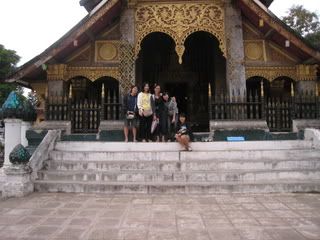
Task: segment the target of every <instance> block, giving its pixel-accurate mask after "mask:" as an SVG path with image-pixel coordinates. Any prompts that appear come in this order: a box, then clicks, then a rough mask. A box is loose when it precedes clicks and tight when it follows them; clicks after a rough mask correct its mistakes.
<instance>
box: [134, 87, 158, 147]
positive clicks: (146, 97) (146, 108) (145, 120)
mask: <svg viewBox="0 0 320 240" xmlns="http://www.w3.org/2000/svg"><path fill="white" fill-rule="evenodd" d="M137 105H138V109H139V118H140V137H141V138H142V141H143V142H145V141H151V124H152V120H153V119H154V118H155V117H156V116H155V111H154V109H155V106H154V100H153V97H152V94H151V93H150V88H149V84H148V83H144V84H143V88H142V92H140V93H139V95H138V100H137Z"/></svg>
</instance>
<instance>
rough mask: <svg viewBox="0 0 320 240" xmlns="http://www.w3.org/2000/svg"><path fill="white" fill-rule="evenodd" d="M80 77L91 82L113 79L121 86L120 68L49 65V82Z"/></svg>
mask: <svg viewBox="0 0 320 240" xmlns="http://www.w3.org/2000/svg"><path fill="white" fill-rule="evenodd" d="M79 76H82V77H85V78H87V79H89V80H90V81H96V80H98V79H99V78H102V77H112V78H114V79H116V80H118V81H119V83H120V84H121V80H120V73H119V68H118V67H70V66H67V65H65V64H57V65H49V67H48V70H47V79H48V81H55V80H63V81H68V80H70V79H71V78H74V77H79Z"/></svg>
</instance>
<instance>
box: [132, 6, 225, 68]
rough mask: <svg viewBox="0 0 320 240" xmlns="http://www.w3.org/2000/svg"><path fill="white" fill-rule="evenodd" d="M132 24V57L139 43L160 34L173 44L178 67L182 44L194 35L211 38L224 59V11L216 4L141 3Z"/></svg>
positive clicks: (182, 51) (182, 49)
mask: <svg viewBox="0 0 320 240" xmlns="http://www.w3.org/2000/svg"><path fill="white" fill-rule="evenodd" d="M135 21H136V22H135V23H136V29H135V38H136V39H135V43H136V46H135V55H136V57H137V56H138V54H139V52H140V49H141V43H142V40H143V39H144V38H145V37H146V36H147V35H148V34H150V33H152V32H163V33H166V34H168V35H169V36H170V37H171V38H172V39H173V40H174V41H175V44H176V52H177V54H178V56H179V62H180V63H182V56H183V53H184V50H185V47H184V43H185V40H186V39H187V37H188V36H189V35H190V34H192V33H194V32H198V31H205V32H209V33H211V34H212V35H214V36H215V37H216V38H217V39H218V41H219V43H220V49H221V51H222V52H223V55H224V56H226V41H225V26H224V9H223V3H222V2H221V1H220V0H215V1H213V2H210V3H142V4H138V5H137V9H136V13H135Z"/></svg>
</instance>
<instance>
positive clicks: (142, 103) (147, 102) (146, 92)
mask: <svg viewBox="0 0 320 240" xmlns="http://www.w3.org/2000/svg"><path fill="white" fill-rule="evenodd" d="M123 112H124V116H125V117H124V136H125V141H126V142H128V135H129V129H132V135H133V141H134V142H137V134H138V131H137V130H138V129H139V138H140V139H141V140H142V142H151V141H156V142H160V141H162V142H166V141H174V140H177V141H178V142H179V143H181V144H182V145H183V147H184V149H185V150H188V151H190V150H191V148H190V146H189V143H190V140H191V137H192V133H191V131H190V128H189V126H188V124H187V122H186V115H185V114H183V113H180V114H179V110H178V106H177V101H176V99H175V97H174V96H172V97H170V96H169V94H168V92H163V93H162V92H161V87H160V85H158V84H155V85H154V86H153V93H151V89H150V86H149V84H148V83H144V84H143V86H142V91H141V92H140V93H138V87H137V86H132V87H131V89H130V93H129V94H128V95H126V96H124V100H123Z"/></svg>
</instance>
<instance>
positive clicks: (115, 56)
mask: <svg viewBox="0 0 320 240" xmlns="http://www.w3.org/2000/svg"><path fill="white" fill-rule="evenodd" d="M95 61H96V62H115V61H119V41H96V42H95Z"/></svg>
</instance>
